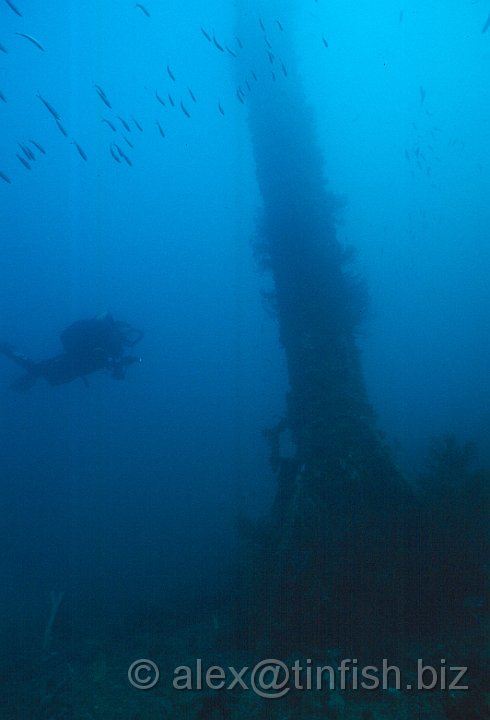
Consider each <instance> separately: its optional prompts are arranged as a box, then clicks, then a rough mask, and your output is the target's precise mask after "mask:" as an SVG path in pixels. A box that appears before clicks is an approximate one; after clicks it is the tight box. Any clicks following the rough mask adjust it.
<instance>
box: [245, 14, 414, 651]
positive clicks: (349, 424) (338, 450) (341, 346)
mask: <svg viewBox="0 0 490 720" xmlns="http://www.w3.org/2000/svg"><path fill="white" fill-rule="evenodd" d="M252 12H253V11H250V10H248V11H247V12H246V13H245V12H244V16H243V18H242V22H243V33H244V35H245V36H246V37H247V42H248V43H249V44H250V45H251V46H252V47H253V48H254V53H255V55H256V56H257V57H258V56H259V54H261V56H262V57H263V58H264V62H263V68H262V70H263V73H264V75H263V77H265V78H267V80H269V81H268V82H267V81H265V80H263V82H262V83H257V85H256V86H254V88H253V92H251V93H250V94H249V95H248V96H247V98H246V105H247V109H248V123H249V127H250V132H251V137H252V145H253V152H254V158H255V164H256V174H257V180H258V184H259V189H260V193H261V196H262V202H263V206H262V217H261V221H260V227H259V228H258V238H259V239H258V242H257V250H258V253H259V256H260V258H261V260H262V262H263V264H264V265H265V266H266V267H267V268H268V269H269V271H270V273H271V274H272V278H273V283H274V293H273V304H274V308H275V312H276V314H277V319H278V323H279V330H280V339H281V343H282V345H283V347H284V351H285V354H286V358H287V366H288V374H289V386H290V387H289V393H288V398H287V412H286V416H285V418H284V420H283V421H282V422H281V423H280V424H279V425H278V426H277V427H276V428H273V429H271V430H270V431H268V433H267V434H268V437H269V440H270V442H271V450H272V452H271V455H272V460H273V463H274V466H275V469H276V470H277V476H278V489H277V495H276V500H275V503H274V507H273V509H272V512H271V516H270V518H269V521H268V523H267V527H266V529H265V532H264V533H263V534H262V535H261V540H260V543H259V545H260V548H259V550H258V553H259V556H260V557H261V558H262V561H259V562H257V561H255V572H256V573H257V566H258V565H260V567H261V570H262V573H260V572H258V580H257V582H256V583H254V585H255V588H256V589H257V587H258V588H259V593H258V600H257V601H256V602H255V603H254V605H255V608H256V618H255V620H254V622H257V623H258V624H259V625H260V624H261V620H260V618H262V617H264V614H266V615H267V622H268V623H269V627H270V628H272V631H271V632H272V636H274V635H276V636H281V637H284V635H285V634H287V636H288V638H289V639H292V638H294V637H301V638H302V639H305V638H307V636H308V634H309V633H311V635H314V636H315V637H318V636H319V634H320V635H321V634H322V633H329V634H330V635H331V632H332V626H333V625H335V627H336V628H341V627H342V625H343V619H344V620H346V621H347V618H349V623H350V624H351V628H352V624H354V625H356V624H357V623H358V624H359V625H362V624H363V623H364V620H365V608H366V602H373V601H374V602H376V604H377V606H378V609H379V612H380V613H381V614H382V615H383V614H384V615H386V616H387V619H391V621H392V622H396V620H395V615H396V613H394V612H393V610H394V608H393V598H395V597H398V596H399V595H400V593H399V592H398V590H399V588H398V585H399V584H400V583H401V582H402V573H401V572H400V569H401V564H402V557H403V544H404V537H403V522H402V520H401V517H402V515H403V513H402V512H401V510H402V508H403V507H404V505H405V503H406V502H410V499H409V495H410V494H409V493H408V491H407V488H406V486H405V483H404V481H403V479H402V478H401V477H400V475H399V473H398V471H397V469H396V468H395V466H394V464H393V463H392V461H391V458H390V456H389V453H388V452H387V450H386V448H385V447H384V445H383V443H382V441H381V439H380V437H379V435H378V433H377V432H376V430H375V427H374V423H373V417H372V411H371V408H370V406H369V403H368V400H367V397H366V391H365V387H364V380H363V375H362V371H361V366H360V357H359V348H358V344H357V332H358V329H359V326H360V324H361V322H362V320H363V315H364V311H365V308H366V297H365V293H364V290H363V287H362V283H360V282H359V281H358V280H357V279H356V277H355V276H354V275H353V274H352V272H351V270H350V267H349V257H348V253H347V252H346V251H345V249H344V248H343V247H342V245H341V243H340V242H339V240H338V238H337V236H336V231H335V216H336V212H337V210H338V203H337V201H336V199H335V198H334V197H333V196H332V195H331V194H330V193H329V192H327V190H326V187H325V186H326V177H325V174H324V158H323V154H322V151H321V148H320V146H319V143H318V140H317V134H316V130H315V123H314V117H313V114H312V112H311V110H310V108H309V107H308V104H307V102H306V99H305V95H304V92H303V88H302V84H301V81H300V78H299V74H298V70H297V67H296V59H295V55H294V52H293V51H292V49H291V45H290V44H289V45H288V43H287V41H286V43H285V42H284V34H283V33H282V32H281V43H282V46H281V51H280V52H281V57H280V58H279V59H278V57H279V52H278V51H277V50H276V49H275V47H274V43H271V40H270V38H269V37H268V36H267V34H266V32H267V30H266V26H265V25H264V22H263V21H262V19H260V20H259V24H260V28H259V30H262V33H263V35H262V36H261V35H260V32H257V28H255V29H254V28H253V21H251V20H250V15H251V14H252ZM283 24H287V23H283V22H282V21H280V22H278V25H279V27H280V28H281V30H282V27H283ZM238 26H239V27H240V22H239V23H238ZM264 43H265V46H264ZM261 44H262V47H261ZM285 430H289V431H290V434H291V438H292V441H293V445H294V448H295V452H294V457H289V458H283V457H281V455H280V452H279V449H278V448H279V445H280V442H279V439H280V435H281V433H282V432H283V431H285ZM359 586H362V588H363V589H362V593H361V594H360V593H359V592H357V593H356V592H355V591H356V588H358V587H359ZM361 595H362V598H361ZM383 606H384V607H383ZM327 608H328V612H327ZM306 618H308V620H306ZM391 621H390V622H388V625H391V624H392V622H391ZM387 631H388V632H389V629H388V627H387ZM339 632H342V631H341V630H339Z"/></svg>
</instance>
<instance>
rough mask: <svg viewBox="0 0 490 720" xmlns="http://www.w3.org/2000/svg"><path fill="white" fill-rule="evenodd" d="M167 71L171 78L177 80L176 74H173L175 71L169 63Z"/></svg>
mask: <svg viewBox="0 0 490 720" xmlns="http://www.w3.org/2000/svg"><path fill="white" fill-rule="evenodd" d="M167 72H168V74H169V77H170V79H171V80H173V81H174V82H175V75H174V74H173V72H172V71H171V69H170V67H169V66H168V65H167Z"/></svg>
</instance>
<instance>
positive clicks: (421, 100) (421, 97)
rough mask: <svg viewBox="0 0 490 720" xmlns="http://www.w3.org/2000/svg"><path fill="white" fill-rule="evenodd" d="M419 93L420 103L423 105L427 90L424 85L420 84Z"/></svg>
mask: <svg viewBox="0 0 490 720" xmlns="http://www.w3.org/2000/svg"><path fill="white" fill-rule="evenodd" d="M419 93H420V104H421V105H423V104H424V100H425V90H424V88H423V87H422V85H419Z"/></svg>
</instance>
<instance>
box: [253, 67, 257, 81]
mask: <svg viewBox="0 0 490 720" xmlns="http://www.w3.org/2000/svg"><path fill="white" fill-rule="evenodd" d="M252 77H253V79H254V80H255V82H257V75H256V74H255V73H254V71H253V70H252Z"/></svg>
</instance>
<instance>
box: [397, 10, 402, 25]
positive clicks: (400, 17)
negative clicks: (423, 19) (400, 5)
mask: <svg viewBox="0 0 490 720" xmlns="http://www.w3.org/2000/svg"><path fill="white" fill-rule="evenodd" d="M398 22H399V23H401V22H403V10H400V14H399V15H398Z"/></svg>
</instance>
